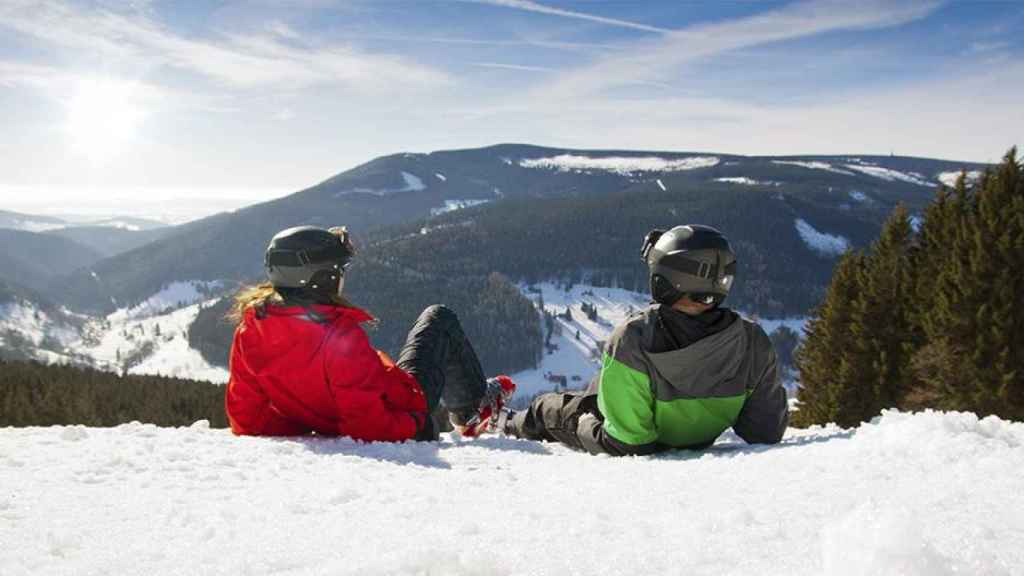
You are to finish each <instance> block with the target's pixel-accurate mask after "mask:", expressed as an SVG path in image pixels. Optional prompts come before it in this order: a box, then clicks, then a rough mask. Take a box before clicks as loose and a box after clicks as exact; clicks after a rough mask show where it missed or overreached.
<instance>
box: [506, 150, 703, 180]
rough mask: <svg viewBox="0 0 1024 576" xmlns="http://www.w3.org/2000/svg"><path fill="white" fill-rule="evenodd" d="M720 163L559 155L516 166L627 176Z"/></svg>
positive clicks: (699, 159)
mask: <svg viewBox="0 0 1024 576" xmlns="http://www.w3.org/2000/svg"><path fill="white" fill-rule="evenodd" d="M718 162H719V159H718V158H716V157H713V156H691V157H689V158H678V159H673V160H669V159H667V158H659V157H657V156H637V157H621V156H609V157H601V158H593V157H590V156H577V155H573V154H561V155H558V156H552V157H549V158H533V159H523V160H520V161H519V165H520V166H522V167H523V168H547V169H554V170H558V171H560V172H569V171H589V170H604V171H609V172H614V173H616V174H621V175H624V176H629V175H631V174H632V173H634V172H678V171H682V170H695V169H697V168H709V167H711V166H715V165H716V164H718Z"/></svg>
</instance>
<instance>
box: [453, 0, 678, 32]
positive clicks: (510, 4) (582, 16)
mask: <svg viewBox="0 0 1024 576" xmlns="http://www.w3.org/2000/svg"><path fill="white" fill-rule="evenodd" d="M467 1H470V2H476V3H479V4H493V5H495V6H504V7H506V8H515V9H517V10H526V11H528V12H536V13H539V14H548V15H551V16H561V17H564V18H576V19H578V20H588V21H590V22H597V23H600V24H607V25H609V26H618V27H621V28H632V29H633V30H643V31H645V32H657V33H663V32H668V31H669V30H667V29H665V28H658V27H657V26H649V25H647V24H641V23H639V22H630V21H628V20H619V19H618V18H606V17H604V16H595V15H593V14H587V13H584V12H576V11H573V10H563V9H561V8H553V7H551V6H545V5H543V4H539V3H537V2H533V1H532V0H467Z"/></svg>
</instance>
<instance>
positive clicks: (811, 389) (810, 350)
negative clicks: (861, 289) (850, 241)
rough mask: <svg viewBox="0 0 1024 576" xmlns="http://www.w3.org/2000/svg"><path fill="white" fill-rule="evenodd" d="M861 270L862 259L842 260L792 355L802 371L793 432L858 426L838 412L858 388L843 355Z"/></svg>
mask: <svg viewBox="0 0 1024 576" xmlns="http://www.w3.org/2000/svg"><path fill="white" fill-rule="evenodd" d="M863 266H864V256H863V255H861V254H859V253H854V252H848V253H846V254H845V255H843V256H842V258H840V260H839V262H838V263H837V264H836V268H835V272H834V273H833V276H832V283H831V284H830V285H829V287H828V291H827V293H826V295H825V299H824V301H823V302H822V303H821V304H820V305H819V306H818V307H817V308H815V309H814V311H813V313H812V316H811V319H810V321H809V322H808V323H807V328H806V337H805V338H804V342H803V343H802V344H801V345H800V347H799V348H797V350H796V354H795V360H796V365H797V367H798V369H799V370H800V393H799V398H800V409H799V410H798V411H797V412H796V413H795V414H794V416H793V423H794V425H796V426H810V425H813V424H825V423H828V422H836V423H839V424H841V425H853V424H856V423H858V422H859V420H856V421H850V419H849V418H847V417H846V416H845V415H843V414H842V411H843V410H844V409H846V408H847V406H844V405H843V404H844V403H846V404H848V400H849V397H850V396H851V394H850V391H851V390H853V389H854V388H855V387H856V384H857V383H856V382H855V381H854V380H856V374H853V373H852V370H851V368H852V367H851V366H850V365H849V362H848V361H847V360H846V359H845V355H846V353H847V350H848V346H849V343H850V340H851V338H850V328H851V323H852V318H853V314H854V312H855V309H854V308H855V303H856V298H857V292H858V286H857V280H858V275H859V272H860V269H861V268H863Z"/></svg>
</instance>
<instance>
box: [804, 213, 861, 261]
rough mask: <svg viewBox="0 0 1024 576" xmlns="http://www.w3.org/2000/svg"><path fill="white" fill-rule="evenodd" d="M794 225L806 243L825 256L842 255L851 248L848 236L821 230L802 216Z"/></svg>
mask: <svg viewBox="0 0 1024 576" xmlns="http://www.w3.org/2000/svg"><path fill="white" fill-rule="evenodd" d="M794 225H795V226H796V231H797V233H798V234H800V238H801V239H802V240H803V241H804V243H806V244H807V246H808V247H809V248H810V249H811V250H814V251H815V252H817V253H819V254H821V255H823V256H840V255H842V254H843V253H845V252H846V251H847V250H849V249H850V241H849V240H847V239H846V238H844V237H842V236H836V235H833V234H826V233H824V232H819V231H818V230H816V229H815V228H814V226H811V225H810V224H808V223H807V221H806V220H804V219H802V218H797V219H796V220H795V221H794Z"/></svg>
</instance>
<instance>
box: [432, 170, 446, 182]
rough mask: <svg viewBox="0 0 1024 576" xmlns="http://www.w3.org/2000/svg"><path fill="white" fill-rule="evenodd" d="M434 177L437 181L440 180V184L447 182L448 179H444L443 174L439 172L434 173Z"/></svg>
mask: <svg viewBox="0 0 1024 576" xmlns="http://www.w3.org/2000/svg"><path fill="white" fill-rule="evenodd" d="M434 176H436V177H437V179H438V180H440V181H441V182H447V181H448V179H447V178H445V176H444V174H441V173H440V172H434Z"/></svg>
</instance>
